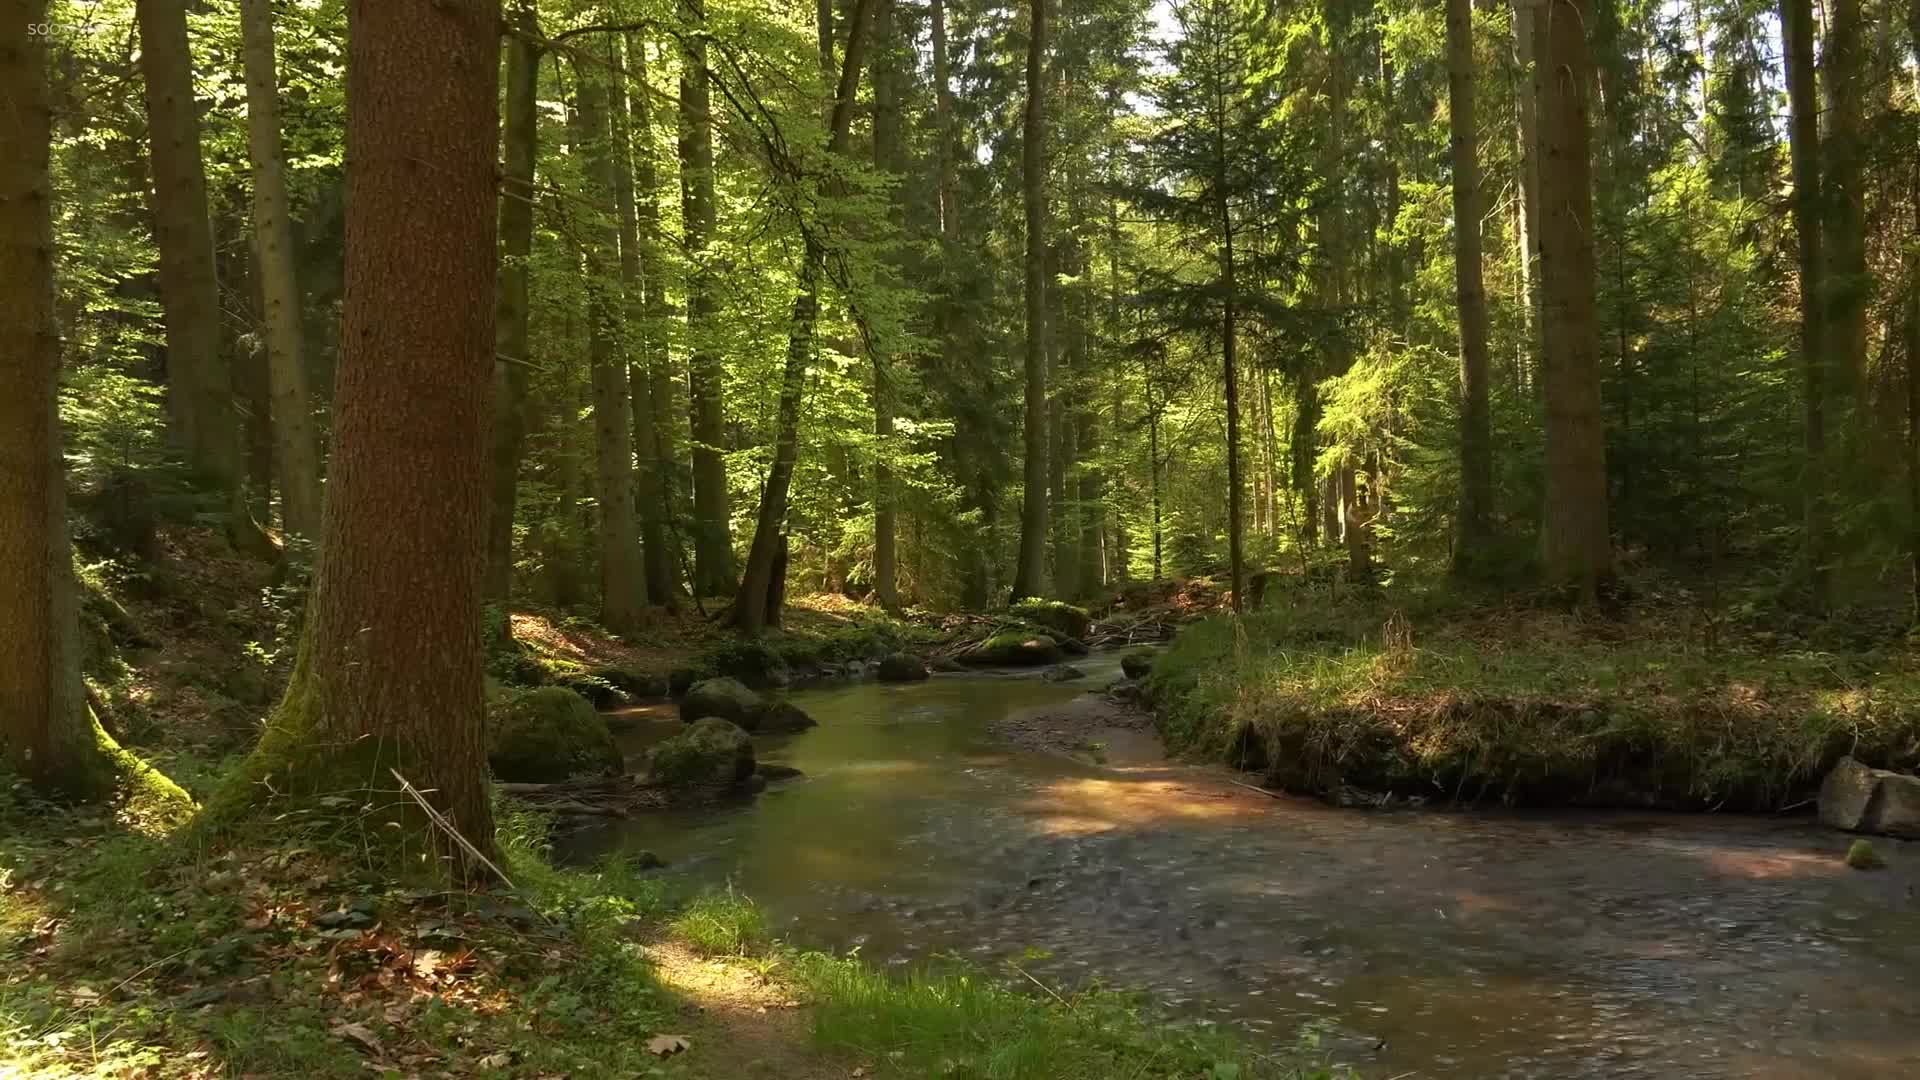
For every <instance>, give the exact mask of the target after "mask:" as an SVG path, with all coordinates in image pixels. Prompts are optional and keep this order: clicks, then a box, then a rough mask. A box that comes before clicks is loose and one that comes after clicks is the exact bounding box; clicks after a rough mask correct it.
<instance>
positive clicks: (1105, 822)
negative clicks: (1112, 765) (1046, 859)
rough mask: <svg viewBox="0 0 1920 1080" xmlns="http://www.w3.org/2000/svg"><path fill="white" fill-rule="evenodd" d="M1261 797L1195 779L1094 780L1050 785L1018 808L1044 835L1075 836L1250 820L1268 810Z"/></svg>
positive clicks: (1063, 781)
mask: <svg viewBox="0 0 1920 1080" xmlns="http://www.w3.org/2000/svg"><path fill="white" fill-rule="evenodd" d="M1258 798H1259V797H1258V796H1255V795H1253V794H1252V793H1250V792H1245V793H1243V792H1237V791H1233V790H1230V789H1219V788H1213V787H1210V786H1205V785H1202V784H1198V783H1195V782H1194V781H1192V780H1191V779H1174V778H1166V779H1132V778H1129V779H1123V780H1108V779H1101V778H1093V777H1088V778H1078V779H1062V780H1055V781H1052V782H1050V783H1047V784H1044V785H1042V786H1041V787H1040V789H1039V790H1038V791H1036V792H1035V793H1034V794H1033V795H1032V796H1031V797H1029V798H1027V799H1025V800H1023V801H1022V802H1021V803H1020V804H1019V807H1018V808H1019V809H1020V810H1021V811H1022V812H1023V813H1025V814H1028V815H1030V816H1032V817H1034V818H1036V819H1038V821H1039V823H1040V826H1041V829H1042V831H1044V832H1048V833H1053V834H1056V835H1070V834H1079V833H1089V832H1101V831H1104V830H1107V829H1117V828H1123V827H1124V828H1137V827H1140V826H1146V825H1157V824H1166V823H1169V822H1206V821H1224V820H1230V819H1234V818H1243V817H1250V816H1253V815H1255V814H1258V813H1260V812H1261V811H1262V810H1264V807H1262V806H1261V805H1260V803H1259V802H1257V801H1256V800H1257V799H1258Z"/></svg>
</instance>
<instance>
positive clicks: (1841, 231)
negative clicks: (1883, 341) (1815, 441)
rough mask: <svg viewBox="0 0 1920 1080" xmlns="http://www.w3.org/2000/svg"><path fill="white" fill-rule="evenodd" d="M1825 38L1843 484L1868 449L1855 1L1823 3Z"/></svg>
mask: <svg viewBox="0 0 1920 1080" xmlns="http://www.w3.org/2000/svg"><path fill="white" fill-rule="evenodd" d="M1826 11H1827V36H1826V38H1825V40H1824V41H1823V42H1822V49H1821V84H1820V85H1821V89H1822V90H1823V91H1824V92H1825V95H1826V117H1825V120H1826V133H1827V137H1826V145H1825V147H1824V148H1823V151H1822V153H1821V155H1820V158H1821V160H1822V161H1823V162H1825V163H1826V168H1825V172H1824V175H1823V177H1822V184H1823V187H1822V195H1823V196H1824V201H1825V205H1826V211H1827V219H1826V228H1825V231H1824V232H1823V234H1822V236H1821V242H1822V244H1823V246H1824V250H1825V254H1826V257H1827V265H1826V269H1825V271H1824V273H1823V276H1822V277H1821V281H1820V283H1821V285H1822V286H1823V289H1824V292H1825V294H1826V295H1825V305H1824V306H1825V312H1824V315H1823V317H1822V326H1821V329H1822V330H1823V331H1824V333H1825V339H1826V356H1827V375H1828V391H1829V393H1828V397H1827V406H1828V408H1829V410H1831V412H1832V413H1833V417H1832V418H1833V420H1834V421H1835V424H1834V427H1833V430H1834V431H1836V432H1839V433H1840V435H1841V439H1840V444H1841V445H1840V447H1839V448H1838V449H1839V450H1840V453H1841V454H1842V457H1841V460H1840V465H1841V468H1840V469H1839V470H1838V471H1837V473H1835V474H1834V476H1833V479H1834V480H1836V481H1839V482H1842V483H1846V482H1847V481H1848V480H1849V479H1850V478H1851V477H1853V476H1855V475H1857V471H1858V470H1859V469H1860V467H1861V466H1862V465H1864V464H1865V458H1864V457H1863V456H1862V450H1863V448H1865V447H1867V446H1869V445H1871V444H1872V442H1873V439H1872V430H1871V429H1872V426H1873V418H1872V416H1871V414H1870V411H1869V410H1868V409H1867V408H1865V404H1866V388H1867V298H1868V297H1869V296H1871V295H1872V293H1873V279H1872V278H1870V277H1868V275H1867V248H1866V229H1865V203H1864V200H1863V198H1862V196H1863V194H1864V192H1863V189H1862V184H1861V172H1862V168H1863V165H1864V159H1865V157H1866V140H1865V137H1864V133H1863V131H1862V128H1863V126H1864V121H1863V119H1862V117H1861V110H1862V98H1863V97H1864V96H1865V94H1864V89H1863V85H1862V84H1863V83H1864V82H1865V81H1866V80H1865V78H1864V77H1863V71H1862V69H1863V68H1864V67H1865V66H1866V60H1867V54H1868V48H1867V46H1866V45H1865V43H1864V42H1862V40H1861V36H1862V29H1861V18H1860V0H1828V6H1827V9H1826Z"/></svg>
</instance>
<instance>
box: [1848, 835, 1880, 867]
mask: <svg viewBox="0 0 1920 1080" xmlns="http://www.w3.org/2000/svg"><path fill="white" fill-rule="evenodd" d="M1847 865H1848V866H1851V867H1853V868H1854V869H1855V870H1878V869H1880V868H1881V867H1883V866H1885V865H1887V864H1886V861H1885V860H1883V859H1881V858H1880V853H1879V852H1877V851H1875V850H1873V844H1872V843H1871V842H1870V841H1867V840H1855V841H1854V842H1853V843H1851V844H1848V845H1847Z"/></svg>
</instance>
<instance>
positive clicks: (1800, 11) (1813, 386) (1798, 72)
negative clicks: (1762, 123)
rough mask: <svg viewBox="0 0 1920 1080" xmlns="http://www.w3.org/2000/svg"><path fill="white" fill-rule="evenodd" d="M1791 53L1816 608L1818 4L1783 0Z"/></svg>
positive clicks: (1819, 518) (1820, 397) (1822, 529)
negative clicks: (1815, 10)
mask: <svg viewBox="0 0 1920 1080" xmlns="http://www.w3.org/2000/svg"><path fill="white" fill-rule="evenodd" d="M1780 23H1781V33H1782V39H1783V43H1784V50H1785V53H1786V75H1787V107H1788V123H1787V143H1788V152H1789V153H1790V155H1791V158H1792V168H1793V225H1794V232H1795V234H1796V238H1797V242H1798V254H1799V261H1800V369H1801V380H1802V396H1803V398H1804V399H1805V401H1804V404H1805V408H1806V415H1805V420H1804V433H1803V434H1804V438H1805V451H1806V460H1805V462H1804V467H1803V473H1802V478H1801V498H1802V514H1803V517H1802V529H1803V531H1804V537H1803V546H1804V558H1805V562H1806V565H1805V573H1806V577H1807V583H1808V585H1809V587H1810V588H1811V589H1812V590H1813V598H1814V603H1815V604H1816V605H1817V606H1820V607H1825V606H1826V602H1827V560H1828V557H1829V552H1828V550H1827V533H1828V527H1829V526H1828V521H1827V517H1828V512H1827V506H1826V499H1827V482H1826V471H1827V468H1826V465H1827V461H1826V458H1827V435H1826V431H1827V423H1826V392H1827V382H1828V376H1827V370H1826V369H1827V363H1826V357H1825V355H1824V352H1823V349H1824V343H1823V341H1822V338H1823V332H1822V318H1821V315H1822V312H1821V307H1822V304H1823V302H1824V299H1825V289H1824V286H1823V284H1822V278H1823V274H1824V270H1825V267H1824V265H1823V260H1822V258H1821V247H1822V236H1821V234H1822V231H1823V229H1822V221H1821V217H1822V213H1821V210H1822V206H1823V203H1824V200H1823V198H1822V196H1821V190H1820V188H1821V176H1820V173H1821V161H1820V107H1819V103H1818V101H1817V100H1816V98H1815V95H1814V69H1813V38H1814V23H1813V4H1812V0H1781V4H1780Z"/></svg>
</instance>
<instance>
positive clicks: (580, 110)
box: [570, 38, 646, 634]
mask: <svg viewBox="0 0 1920 1080" xmlns="http://www.w3.org/2000/svg"><path fill="white" fill-rule="evenodd" d="M608 40H609V41H611V40H613V39H612V38H609V39H608ZM613 56H614V57H616V58H617V56H618V53H614V54H613ZM608 59H609V58H608V56H607V54H606V53H600V54H597V55H592V56H590V57H588V58H586V59H585V60H583V61H582V62H580V63H579V64H578V65H577V70H578V76H577V78H576V79H575V89H574V93H575V100H574V109H573V115H572V117H571V118H570V119H571V123H572V139H573V149H574V152H575V153H577V154H579V155H580V157H581V160H582V161H584V162H585V163H586V180H587V190H588V192H589V193H590V195H591V200H590V202H591V205H590V206H588V207H586V208H585V209H584V211H583V212H584V215H585V223H584V226H583V229H582V232H583V233H584V234H585V235H584V236H583V237H582V246H583V247H584V248H585V255H586V267H587V281H586V287H587V357H588V362H589V365H590V366H591V368H592V372H593V448H594V454H593V460H594V470H593V481H594V483H593V497H594V501H595V502H596V503H597V504H598V508H599V518H598V521H599V527H598V539H599V548H600V622H601V625H603V626H605V627H606V628H607V629H609V630H611V631H613V632H614V633H616V634H627V633H632V632H633V631H635V630H637V629H639V628H640V624H641V622H642V620H643V618H644V614H643V613H644V609H645V606H646V594H645V581H644V579H643V578H642V577H641V572H640V540H639V536H638V533H637V531H636V529H635V525H634V516H633V414H632V413H631V411H630V409H631V403H632V397H633V391H632V388H631V384H630V383H629V381H628V375H627V361H626V358H625V356H623V355H622V343H623V342H624V340H625V336H626V335H625V324H624V321H623V318H622V317H623V315H624V314H625V312H624V300H623V298H622V289H621V285H622V284H623V282H622V281H621V280H619V279H618V278H617V277H616V276H615V275H616V271H617V268H618V267H619V265H620V263H621V260H622V256H620V255H619V254H618V253H617V249H618V247H619V233H618V232H617V227H616V225H615V223H614V222H613V221H612V220H611V219H610V218H609V217H608V216H607V214H606V213H605V212H604V208H605V207H607V206H608V205H610V204H613V203H615V202H616V179H615V177H616V170H615V167H614V162H613V153H612V146H611V131H610V129H609V128H608V126H607V84H606V69H605V65H606V62H607V60H608ZM635 272H636V273H637V268H636V271H635Z"/></svg>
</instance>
